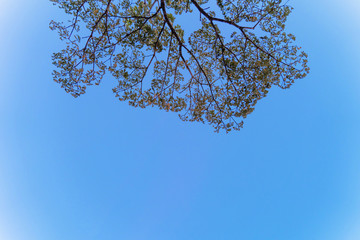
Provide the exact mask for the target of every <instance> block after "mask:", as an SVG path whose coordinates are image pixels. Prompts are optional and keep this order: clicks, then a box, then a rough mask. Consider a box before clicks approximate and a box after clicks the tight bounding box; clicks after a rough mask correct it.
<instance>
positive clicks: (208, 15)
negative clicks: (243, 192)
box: [50, 0, 309, 132]
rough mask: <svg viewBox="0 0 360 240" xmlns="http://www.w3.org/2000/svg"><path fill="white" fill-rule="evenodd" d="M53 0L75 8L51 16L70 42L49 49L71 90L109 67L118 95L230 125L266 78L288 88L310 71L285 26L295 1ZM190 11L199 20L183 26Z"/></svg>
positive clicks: (96, 79)
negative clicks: (63, 16) (61, 18)
mask: <svg viewBox="0 0 360 240" xmlns="http://www.w3.org/2000/svg"><path fill="white" fill-rule="evenodd" d="M51 1H52V2H53V3H54V4H55V5H58V6H59V7H60V8H62V9H63V10H64V11H65V13H67V14H69V15H70V16H71V20H70V21H69V23H68V24H64V23H61V22H55V21H52V22H51V24H50V28H51V29H53V30H57V31H58V33H59V35H60V39H61V40H63V41H65V42H66V48H65V49H63V50H62V51H60V52H59V53H55V54H54V55H53V63H54V65H55V66H56V67H57V68H58V70H56V71H54V73H53V75H54V80H55V81H56V82H58V83H60V84H61V86H62V87H63V88H65V90H66V91H67V92H69V93H71V94H72V95H73V96H75V97H77V96H79V95H81V94H83V93H85V90H86V87H87V86H90V85H93V84H95V85H97V84H99V83H100V81H101V80H102V78H103V77H104V75H105V73H106V72H108V73H110V74H112V76H113V77H114V78H115V79H116V80H117V81H118V84H117V86H116V87H115V88H114V89H113V92H114V93H115V94H116V96H117V97H118V98H119V99H120V100H121V101H128V102H129V103H130V105H132V106H135V107H141V108H145V107H147V106H158V107H159V108H160V109H164V110H166V111H174V112H179V116H180V118H181V119H182V120H185V121H199V122H203V123H209V124H211V125H212V126H213V127H214V128H215V130H216V131H219V130H220V129H225V130H226V131H227V132H228V131H230V130H232V129H235V130H238V129H240V128H241V127H242V125H243V119H244V118H246V116H247V115H248V114H249V113H251V112H252V111H253V110H254V106H255V104H256V102H257V101H258V100H259V99H261V98H263V97H264V96H266V94H267V93H268V90H269V89H270V88H271V86H273V85H277V86H279V87H281V88H288V87H290V85H291V84H292V83H293V82H294V81H295V80H296V79H301V78H304V77H305V76H306V74H307V73H308V72H309V68H308V67H307V59H306V58H307V55H306V54H305V53H304V52H301V51H300V47H297V46H295V45H294V40H295V37H294V36H293V35H292V34H287V33H285V22H286V19H287V16H288V15H289V13H290V12H291V10H292V9H291V7H289V6H287V5H286V4H283V3H282V1H281V0H237V1H231V0H217V1H216V5H215V2H213V4H212V5H210V4H209V1H208V0H177V1H170V0H51ZM210 6H211V7H212V8H210ZM215 6H216V8H215ZM193 14H196V16H197V17H198V16H200V19H199V21H200V22H199V26H200V27H199V29H197V30H195V31H193V32H190V31H189V30H188V31H187V32H185V30H186V28H191V27H193V26H187V25H186V24H180V22H181V21H178V22H177V20H178V18H179V17H180V16H181V15H184V16H189V17H191V16H192V15H193Z"/></svg>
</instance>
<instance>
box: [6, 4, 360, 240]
mask: <svg viewBox="0 0 360 240" xmlns="http://www.w3.org/2000/svg"><path fill="white" fill-rule="evenodd" d="M290 4H291V5H292V6H293V7H295V9H294V11H293V13H292V14H291V16H290V17H289V20H288V23H287V29H288V31H289V32H292V33H294V34H295V35H296V36H297V43H298V44H299V45H301V46H302V47H303V50H305V51H306V52H308V53H309V61H310V67H311V73H310V74H309V76H308V77H307V78H305V79H303V80H299V81H297V82H296V83H295V84H294V85H293V86H292V88H291V89H289V90H281V89H278V88H275V87H274V88H272V89H271V91H270V93H269V95H268V97H266V98H264V99H262V100H261V101H260V102H259V103H258V104H257V106H256V109H255V111H254V112H253V113H252V114H251V115H250V116H249V117H248V118H247V119H246V121H245V126H244V128H243V129H242V130H241V131H240V132H232V133H230V134H224V133H220V134H217V133H214V132H213V129H212V128H211V127H209V126H207V125H203V124H199V123H185V122H182V121H180V119H178V117H177V115H176V114H172V113H166V112H162V111H159V110H157V109H155V108H154V109H151V108H149V109H145V110H143V109H135V108H132V107H130V106H128V105H127V104H126V103H124V102H119V101H118V100H117V99H116V98H115V97H114V95H113V94H112V90H111V89H112V87H113V86H115V82H114V80H113V79H111V78H106V79H105V80H104V81H103V82H102V84H101V85H100V86H98V87H92V88H89V89H88V92H87V94H85V95H83V96H82V97H80V98H78V99H74V98H73V97H71V96H70V95H69V94H66V93H65V91H64V90H63V89H61V88H60V86H59V85H58V84H56V83H55V82H53V81H52V76H51V72H52V70H53V66H52V65H51V54H52V52H55V51H57V50H59V49H60V47H61V46H62V45H61V42H60V40H58V36H57V34H56V33H55V32H51V31H50V30H49V28H48V25H49V22H50V20H51V19H54V18H55V19H61V18H62V17H63V16H64V15H63V14H62V12H61V10H59V9H58V8H57V7H54V6H52V4H51V3H50V2H49V1H46V0H17V1H12V0H0V239H1V240H49V239H51V240H64V239H66V240H82V239H86V240H98V239H99V240H113V239H121V240H195V239H196V240H199V239H204V240H234V239H243V240H303V239H306V240H323V239H326V240H358V239H360V175H359V172H360V161H359V160H360V126H359V123H360V108H359V104H360V95H359V91H360V81H359V80H360V65H359V64H360V47H359V44H360V42H359V39H360V15H359V14H358V13H359V12H360V1H358V0H315V1H314V0H291V1H290ZM189 24H190V23H189Z"/></svg>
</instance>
